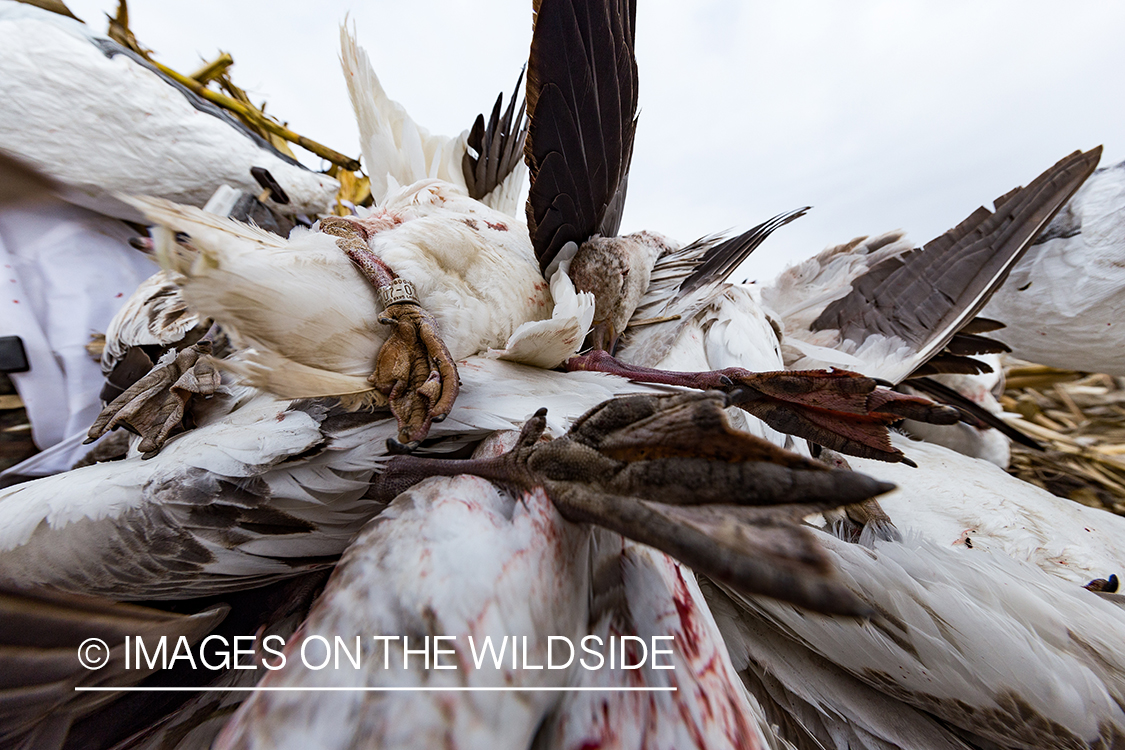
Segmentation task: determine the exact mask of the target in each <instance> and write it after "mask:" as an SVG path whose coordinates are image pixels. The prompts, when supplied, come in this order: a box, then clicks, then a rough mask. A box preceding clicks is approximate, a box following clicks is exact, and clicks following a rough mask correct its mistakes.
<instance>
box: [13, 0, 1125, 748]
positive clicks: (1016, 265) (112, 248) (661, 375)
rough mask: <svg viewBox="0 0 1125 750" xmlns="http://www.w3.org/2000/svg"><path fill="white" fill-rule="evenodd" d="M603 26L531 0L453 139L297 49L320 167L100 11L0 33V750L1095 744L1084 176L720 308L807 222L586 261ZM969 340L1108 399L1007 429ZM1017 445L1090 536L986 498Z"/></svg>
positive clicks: (601, 180)
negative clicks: (506, 69)
mask: <svg viewBox="0 0 1125 750" xmlns="http://www.w3.org/2000/svg"><path fill="white" fill-rule="evenodd" d="M123 5H124V4H123ZM636 5H637V4H636V1H635V0H631V1H630V0H540V2H537V3H536V12H535V15H534V23H535V25H534V33H533V39H532V43H531V49H530V55H529V58H528V61H527V68H526V71H525V73H524V74H523V75H521V77H520V79H519V81H518V82H517V84H516V90H515V92H514V94H513V95H512V96H511V97H510V98H508V99H507V102H506V103H505V98H504V97H503V96H501V97H500V98H499V99H497V101H496V104H495V106H494V107H493V108H492V109H491V111H490V113H489V114H488V115H487V116H485V115H481V116H480V117H478V118H477V119H476V121H475V123H474V124H473V126H472V127H471V128H470V129H468V130H466V131H465V132H464V133H462V134H461V135H459V136H456V137H445V136H440V135H434V134H431V133H429V131H427V130H425V129H424V128H422V127H421V126H419V125H417V124H416V123H414V122H413V121H412V120H411V119H410V117H409V116H408V115H407V114H406V112H405V111H404V110H403V108H402V107H401V106H400V105H399V104H397V103H396V102H395V101H393V100H392V99H391V98H389V96H388V94H387V93H386V92H384V90H383V88H382V86H381V85H380V83H379V80H378V78H377V77H376V74H375V72H374V70H373V69H372V67H371V65H370V63H369V60H368V57H367V55H366V54H365V52H364V51H363V50H362V48H361V47H360V46H359V45H358V43H357V41H356V32H354V31H352V30H350V29H348V28H342V29H341V34H340V42H341V48H340V60H341V62H342V64H343V68H344V73H345V76H346V80H347V83H348V91H349V94H350V97H351V103H352V105H353V108H354V110H355V115H356V119H357V122H358V125H359V129H360V132H361V147H362V152H363V153H362V156H363V160H362V164H363V171H362V172H357V169H358V167H359V165H358V164H357V163H355V162H354V161H353V160H351V159H349V158H348V157H346V156H342V155H340V154H337V153H336V152H334V151H331V150H330V149H325V148H324V147H319V146H318V148H321V149H322V152H323V153H322V155H323V154H328V155H329V156H326V157H325V158H329V157H331V158H333V159H335V160H336V162H335V166H334V167H333V168H332V170H331V172H330V173H320V172H314V171H311V170H309V169H307V168H305V167H303V166H302V165H301V164H300V163H299V162H298V161H297V160H295V159H294V158H292V156H291V154H290V153H287V150H288V149H287V147H285V146H284V142H283V140H280V139H283V138H289V137H290V136H293V137H292V138H290V140H294V141H295V142H298V143H300V144H302V145H307V144H309V143H311V142H310V141H308V139H302V138H300V137H299V136H296V135H295V134H291V133H289V132H288V131H287V130H286V129H285V128H284V127H282V126H281V125H280V124H279V123H277V122H276V121H272V120H269V118H266V117H265V115H264V114H262V113H261V111H260V110H257V109H254V108H253V107H252V105H250V104H249V103H248V100H247V99H246V97H245V96H244V95H243V96H242V97H241V98H240V97H239V96H238V93H239V92H240V90H239V89H237V87H235V86H234V85H233V84H232V83H230V80H229V76H228V75H227V72H224V70H225V68H224V65H223V64H221V63H217V64H216V65H215V66H210V68H209V69H208V70H204V71H200V72H199V73H198V74H197V75H195V76H183V75H180V74H177V73H175V72H174V71H170V70H168V69H167V68H165V67H164V66H162V65H160V64H159V63H158V62H156V61H154V60H153V59H151V56H150V55H149V53H148V51H147V50H145V49H144V48H143V47H141V46H140V45H138V44H136V40H135V39H133V37H132V34H131V33H129V31H128V23H127V13H126V12H125V11H124V8H123V9H122V12H121V13H119V14H118V17H117V19H115V20H114V26H113V27H112V29H111V33H110V34H109V35H108V36H107V35H102V34H99V33H96V32H94V31H92V30H91V29H90V27H88V26H86V25H84V24H83V23H81V22H80V21H78V20H77V19H75V18H73V17H72V16H69V15H68V14H67V13H66V11H65V7H63V6H62V4H61V3H58V2H52V3H19V2H14V1H13V0H2V1H0V69H2V70H3V71H4V75H3V76H2V77H0V97H2V98H3V100H4V101H5V107H4V108H3V109H2V110H0V170H2V173H3V174H2V176H0V258H2V259H3V263H4V267H5V269H6V270H9V269H10V270H11V273H12V274H13V278H12V282H13V284H12V286H11V288H10V289H9V290H8V291H9V294H8V295H7V297H6V298H5V299H4V300H2V301H0V303H2V304H4V305H5V306H6V307H5V309H6V312H5V316H4V324H5V329H6V330H0V335H3V338H0V361H2V362H3V364H4V369H5V370H6V371H7V372H8V373H9V376H10V378H11V379H12V381H13V382H14V384H15V386H16V388H17V390H18V392H19V398H20V399H21V403H23V404H24V405H25V406H26V408H27V412H28V415H29V418H30V421H31V429H32V431H33V433H34V437H35V440H36V442H37V444H38V446H39V448H41V449H43V450H41V451H40V452H39V453H37V454H36V455H35V456H33V457H31V458H30V459H28V460H27V461H24V462H23V463H21V464H19V465H17V466H14V467H12V468H11V469H9V471H8V472H6V477H7V478H6V481H5V485H6V486H5V487H4V489H2V490H0V745H2V746H4V747H17V748H71V747H73V748H78V747H83V748H208V747H214V748H302V749H303V748H341V749H343V748H368V747H371V748H375V747H388V748H400V747H418V748H429V747H448V748H531V747H534V748H543V749H545V748H594V747H598V748H601V747H607V748H609V747H612V748H688V747H697V748H722V747H732V748H841V749H842V748H990V749H992V748H1113V747H1123V746H1125V611H1123V609H1122V606H1123V604H1125V598H1123V597H1122V596H1121V595H1119V594H1117V593H1116V587H1117V580H1118V575H1120V574H1123V573H1125V545H1123V544H1122V542H1121V540H1123V539H1125V519H1123V518H1121V517H1119V516H1117V515H1114V514H1113V513H1110V512H1107V511H1106V510H1103V509H1100V508H1096V507H1091V506H1093V505H1096V504H1099V503H1100V504H1101V505H1103V506H1106V507H1109V508H1111V509H1113V508H1115V507H1118V506H1120V504H1121V503H1122V502H1125V498H1121V497H1118V498H1117V499H1116V500H1114V497H1113V492H1114V490H1113V488H1114V487H1121V486H1122V485H1121V482H1122V481H1123V480H1122V476H1123V475H1122V473H1121V471H1120V469H1121V468H1122V464H1123V462H1125V458H1123V454H1122V453H1121V452H1120V451H1116V452H1115V451H1113V450H1109V449H1107V450H1102V451H1100V452H1098V451H1095V450H1094V449H1093V448H1091V447H1090V443H1089V442H1088V441H1086V442H1084V441H1083V434H1082V433H1081V431H1082V430H1083V429H1086V426H1087V425H1088V424H1089V422H1090V420H1092V419H1102V420H1103V421H1105V420H1108V422H1109V423H1110V427H1108V428H1106V429H1114V430H1117V432H1116V433H1115V434H1121V425H1122V424H1123V422H1122V414H1123V412H1122V410H1121V407H1122V405H1125V401H1123V400H1122V398H1121V397H1120V394H1121V393H1122V391H1121V390H1120V381H1117V380H1114V378H1115V377H1121V376H1125V346H1122V345H1121V339H1122V338H1123V333H1122V331H1123V328H1125V323H1122V321H1125V263H1123V262H1122V259H1123V258H1125V213H1122V211H1123V210H1125V166H1123V165H1118V166H1116V167H1110V168H1104V169H1100V170H1099V169H1097V166H1098V160H1099V157H1100V155H1101V149H1100V147H1098V148H1093V149H1091V150H1088V151H1084V152H1083V151H1076V152H1074V153H1072V154H1070V155H1067V156H1063V158H1061V160H1060V161H1058V162H1057V163H1056V164H1054V165H1053V166H1047V165H1042V166H1046V167H1047V168H1046V170H1045V171H1042V172H1041V173H1040V174H1038V175H1036V174H1035V173H1034V172H1035V170H1034V169H1033V170H1030V171H1029V172H1028V173H1027V174H1020V175H1013V176H1012V181H1013V184H1014V183H1015V182H1018V181H1023V187H1017V188H1015V189H1013V190H1012V191H1010V192H1008V193H1007V194H1005V195H1003V196H1001V197H999V198H997V199H996V200H995V201H994V202H993V204H992V208H980V209H978V210H977V211H975V212H973V213H972V214H971V215H970V216H968V217H967V218H963V219H962V218H961V217H948V218H949V223H950V224H951V225H952V226H953V228H952V229H950V230H949V231H948V232H946V233H945V234H943V235H941V236H940V237H937V238H934V239H933V240H931V241H930V242H928V243H926V244H924V245H922V246H916V245H915V244H913V243H912V242H910V241H908V240H907V239H906V237H905V236H904V235H903V234H902V233H901V232H895V233H889V234H883V235H878V236H871V237H865V238H861V239H857V240H853V241H850V242H846V243H844V244H841V245H839V246H836V247H831V248H829V249H827V250H825V251H824V252H821V253H820V254H819V255H816V256H814V257H812V258H811V259H810V260H807V261H804V262H802V263H799V264H796V265H793V266H791V267H790V268H788V269H787V270H786V271H784V272H783V273H782V274H781V275H780V276H778V277H777V278H776V279H774V280H773V281H772V282H770V283H766V284H759V283H755V284H746V283H743V284H738V283H733V282H731V281H730V280H729V276H730V275H731V274H732V272H733V271H734V269H735V268H737V267H739V266H740V265H741V264H742V263H743V261H745V260H746V259H747V257H748V256H749V255H750V254H751V253H752V252H753V251H754V249H755V248H757V247H758V246H759V245H760V244H761V243H763V242H765V241H767V239H768V238H769V236H770V235H771V233H773V232H774V231H779V230H782V228H783V227H784V226H785V225H786V224H788V223H790V222H792V221H796V220H798V219H799V218H800V217H801V216H802V214H803V213H804V211H805V210H806V209H804V208H800V207H795V210H793V211H790V212H788V213H785V214H782V215H779V216H775V217H773V218H769V219H767V220H765V221H762V222H761V223H759V224H758V225H757V226H754V227H753V228H751V229H749V230H747V231H745V232H743V233H741V234H737V235H733V236H713V237H708V238H705V239H702V240H698V241H695V242H692V243H689V244H686V245H684V244H681V243H679V242H677V241H675V240H672V239H669V238H667V237H664V236H662V235H660V234H657V233H655V232H650V231H645V232H639V233H636V234H630V235H624V236H621V235H620V234H619V232H618V227H619V224H620V219H621V212H622V209H623V207H624V205H625V200H626V185H627V181H628V180H627V178H628V173H629V165H630V161H631V159H632V156H633V141H634V133H635V130H636V127H637V101H638V99H637V91H638V88H637V86H638V78H637V74H638V71H637V65H636V61H635V57H634V28H635V26H634V24H635V20H636V12H637V7H636ZM48 51H49V52H48ZM50 55H56V56H57V59H52V58H51V57H50ZM53 66H64V67H65V68H66V69H67V70H68V71H69V73H68V75H67V76H65V77H58V76H53V75H52V70H54V69H55V68H54V67H53ZM63 86H66V87H70V88H69V89H68V90H66V91H60V90H59V88H60V87H63ZM107 90H111V91H112V95H111V96H110V95H106V91H107ZM224 92H225V93H224ZM60 101H65V102H68V109H67V116H66V117H65V118H61V117H60V112H59V110H58V107H57V103H58V102H60ZM110 103H112V104H110ZM138 113H144V116H140V115H139V114H138ZM282 131H284V132H282ZM184 133H190V134H192V137H191V138H185V137H173V134H184ZM95 142H96V143H97V148H91V147H90V146H91V144H92V143H95ZM138 144H143V148H142V147H139V146H138ZM312 145H313V146H316V144H312ZM318 153H321V152H318ZM1060 156H1062V155H1060ZM525 178H527V179H528V181H529V182H530V193H529V195H528V198H527V201H526V205H524V204H523V202H522V201H521V200H520V196H521V191H522V188H523V186H524V181H525ZM979 197H980V198H981V199H984V198H987V197H988V196H979ZM152 260H155V261H156V262H157V263H158V264H159V269H160V270H158V271H157V272H156V273H155V274H153V273H152V270H153V268H154V266H153V264H152ZM9 298H10V299H9ZM90 331H98V332H99V333H103V334H104V339H101V340H99V343H98V350H99V352H100V367H99V366H97V365H95V364H93V362H92V361H91V360H90V357H89V354H88V352H87V346H88V345H89V343H90V342H89V332H90ZM1114 337H1116V339H1115V338H1114ZM1008 352H1011V353H1012V354H1013V355H1015V356H1018V357H1021V358H1023V359H1026V360H1029V361H1033V362H1037V363H1042V365H1045V366H1052V367H1066V368H1068V369H1069V370H1080V371H1086V372H1099V373H1107V375H1102V376H1098V377H1099V378H1101V379H1100V380H1097V379H1089V378H1088V379H1086V380H1078V379H1077V378H1078V377H1079V376H1077V375H1076V376H1075V377H1074V379H1072V380H1070V381H1067V382H1065V383H1062V381H1061V379H1060V381H1059V382H1060V383H1062V384H1061V385H1058V386H1057V389H1058V390H1057V391H1056V395H1057V401H1056V402H1051V403H1046V402H1044V401H1042V400H1041V399H1040V400H1036V398H1035V397H1033V396H1032V395H1028V394H1024V395H1023V396H1021V395H1020V394H1019V393H1018V392H1015V391H1009V395H1007V396H1005V395H1004V394H1003V384H1002V373H1003V368H1002V366H1001V364H1000V356H1001V355H1002V354H1004V353H1008ZM1028 372H1029V373H1034V372H1037V373H1039V374H1040V375H1042V373H1044V372H1047V370H1046V369H1045V368H1042V367H1041V368H1039V369H1038V370H1028ZM1098 388H1101V389H1102V390H1101V391H1098V393H1097V394H1095V393H1094V391H1095V390H1097V389H1098ZM1013 394H1015V395H1013ZM1113 394H1117V395H1116V396H1115V395H1113ZM1095 396H1096V397H1097V398H1095ZM1091 399H1094V401H1096V402H1097V403H1094V401H1091ZM1099 399H1100V400H1099ZM1002 400H1004V401H1005V402H1006V403H1007V404H1008V406H1009V407H1011V408H1012V409H1014V410H1016V411H1019V412H1020V413H1021V414H1023V415H1024V417H1026V419H1027V422H1028V425H1030V426H1029V427H1028V428H1027V429H1024V430H1021V429H1020V428H1019V427H1018V424H1016V423H1013V421H1012V420H1010V419H1006V418H1005V417H1004V416H1003V409H1002V408H1001V404H1000V402H1001V401H1002ZM1083 420H1085V421H1083ZM1058 436H1063V437H1066V439H1067V440H1069V441H1070V443H1071V444H1072V445H1073V450H1071V451H1069V452H1066V451H1063V453H1064V454H1065V455H1064V456H1063V457H1062V458H1059V459H1058V460H1059V461H1060V462H1065V461H1070V462H1071V463H1074V462H1078V461H1079V459H1083V457H1085V458H1086V459H1089V460H1086V461H1085V463H1082V466H1083V467H1084V468H1083V470H1084V471H1087V472H1088V473H1089V475H1090V477H1091V478H1093V479H1097V477H1098V476H1101V478H1102V480H1105V481H1102V485H1101V486H1102V490H1100V491H1101V492H1102V494H1101V495H1097V498H1098V501H1099V502H1098V503H1094V502H1085V503H1076V502H1073V501H1072V500H1070V499H1066V498H1064V497H1060V496H1058V495H1057V494H1052V493H1051V492H1049V491H1047V490H1046V489H1043V488H1042V487H1040V486H1035V484H1033V483H1031V482H1028V481H1024V480H1022V479H1020V478H1016V477H1013V476H1011V475H1009V474H1007V473H1005V471H1004V470H1003V468H1002V467H1006V466H1007V465H1008V464H1009V461H1010V460H1011V451H1012V450H1013V449H1012V448H1011V445H1012V444H1013V443H1012V441H1015V445H1016V446H1017V447H1016V448H1015V449H1014V450H1015V451H1016V456H1017V463H1019V461H1023V459H1022V458H1019V457H1020V456H1025V455H1029V454H1030V453H1033V452H1035V451H1037V450H1040V448H1041V447H1042V446H1041V443H1042V442H1043V441H1048V440H1055V442H1054V443H1052V445H1056V444H1057V443H1058V440H1057V439H1056V438H1057V437H1058ZM1118 447H1120V446H1118ZM1091 452H1097V453H1098V456H1097V460H1094V459H1093V458H1090V455H1089V454H1091ZM1099 462H1100V463H1099ZM76 463H77V464H78V466H77V467H76V468H71V467H72V466H75V464H76ZM1115 467H1116V468H1115ZM1099 472H1100V474H1099ZM1021 475H1027V476H1029V477H1030V478H1033V479H1034V478H1035V477H1033V476H1031V474H1028V473H1022V474H1021ZM1044 476H1045V475H1043V476H1040V477H1039V479H1040V481H1039V482H1038V483H1039V484H1040V485H1043V486H1046V487H1048V488H1049V489H1057V488H1056V487H1053V486H1051V485H1050V483H1049V481H1047V480H1048V479H1049V478H1044ZM1099 481H1100V480H1099ZM1114 482H1116V483H1117V484H1114ZM1107 488H1108V489H1107ZM1072 489H1073V488H1072ZM1061 494H1067V493H1066V492H1062V493H1061ZM1107 498H1108V499H1107ZM1079 499H1081V498H1079ZM1114 502H1117V503H1118V506H1114V505H1113V503H1114Z"/></svg>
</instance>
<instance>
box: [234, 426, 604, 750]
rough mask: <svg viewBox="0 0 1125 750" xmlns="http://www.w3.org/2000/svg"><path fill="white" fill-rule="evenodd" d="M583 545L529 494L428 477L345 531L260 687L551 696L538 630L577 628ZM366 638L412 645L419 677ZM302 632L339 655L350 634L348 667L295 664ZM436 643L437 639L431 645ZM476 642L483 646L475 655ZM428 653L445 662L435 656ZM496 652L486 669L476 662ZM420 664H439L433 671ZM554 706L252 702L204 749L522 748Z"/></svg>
mask: <svg viewBox="0 0 1125 750" xmlns="http://www.w3.org/2000/svg"><path fill="white" fill-rule="evenodd" d="M514 438H515V435H514V434H513V433H509V434H508V436H507V439H506V440H496V441H493V440H490V441H489V442H487V443H486V444H485V445H484V446H482V448H481V449H480V450H478V455H495V454H497V453H499V452H500V451H501V450H503V449H506V448H508V447H511V445H512V444H513V443H514ZM589 540H590V530H589V528H587V527H584V526H580V525H575V524H571V523H568V522H566V521H564V520H563V519H562V517H561V516H559V514H558V511H556V510H555V507H554V505H553V503H552V502H551V501H550V499H548V498H547V496H546V494H545V493H544V492H543V491H542V490H536V491H534V492H530V493H522V494H520V495H518V496H513V495H510V494H508V493H506V492H503V491H501V490H500V489H498V488H497V487H496V486H495V485H493V484H492V483H490V482H488V481H486V480H483V479H479V478H476V477H467V476H462V477H452V478H433V479H428V480H426V481H425V482H423V483H421V484H419V485H417V486H415V487H413V488H412V489H410V490H408V491H407V492H405V493H403V494H402V495H400V496H399V497H398V498H396V499H395V501H394V502H393V503H391V505H390V506H389V507H388V508H387V510H386V511H384V512H383V514H381V515H380V517H379V518H377V519H376V520H375V521H374V522H372V523H371V524H370V525H369V526H368V527H367V528H366V529H365V530H364V531H363V533H362V534H360V536H359V537H358V538H357V539H356V542H355V543H354V544H353V545H352V546H351V547H350V548H349V550H348V552H347V553H346V554H345V555H344V558H343V559H342V560H341V562H340V565H339V567H338V568H337V569H336V571H335V572H334V573H333V577H332V579H331V580H330V581H329V583H328V586H327V588H326V589H325V592H324V594H323V595H322V597H321V598H320V600H319V601H318V602H317V604H316V605H315V607H314V609H313V611H312V613H311V614H310V615H309V618H308V620H307V621H306V622H305V624H304V625H303V626H302V627H301V629H300V630H299V631H298V632H297V633H296V634H295V635H294V636H293V637H292V638H291V639H290V641H289V645H288V646H287V650H286V656H287V661H286V664H285V667H284V668H283V669H281V670H279V671H276V672H272V673H270V674H268V675H266V676H265V678H264V679H263V681H262V683H260V684H261V685H262V686H263V687H427V688H435V687H493V688H519V687H564V686H566V685H567V683H568V681H569V679H570V678H571V673H572V672H573V669H570V670H568V669H562V670H551V669H543V668H538V669H537V668H535V666H536V665H538V666H543V665H545V664H546V663H547V662H546V658H547V645H548V637H549V636H558V637H563V638H568V639H570V640H571V641H574V642H576V641H578V639H579V638H580V637H581V635H582V633H583V630H584V628H585V625H586V620H587V590H588V586H589V583H588V580H589V574H588V570H587V564H588V549H587V548H588V545H589ZM374 635H389V636H404V637H408V638H409V643H408V647H409V648H410V649H412V650H420V649H422V648H423V646H424V645H425V644H428V646H429V653H430V656H429V659H430V661H429V663H428V668H427V664H426V661H425V660H426V657H425V656H423V655H422V654H415V655H412V656H409V657H406V656H405V655H404V647H405V646H406V645H407V644H404V642H403V638H401V637H400V638H398V639H397V640H392V641H375V640H374V639H373V638H372V636H374ZM314 636H321V637H323V638H325V639H326V640H327V642H328V643H330V644H331V643H334V640H335V638H336V637H337V636H340V637H341V638H342V640H343V641H344V643H345V644H346V645H347V647H348V648H349V649H350V650H351V651H352V652H353V653H355V651H356V636H359V639H360V640H359V645H360V649H361V652H360V656H361V661H360V666H359V668H354V667H353V663H352V662H348V661H342V662H341V665H340V668H339V669H336V668H331V669H321V670H313V669H309V668H308V667H306V666H305V665H304V664H303V662H302V660H301V655H300V651H299V648H300V645H301V644H302V643H304V642H309V641H308V639H311V638H313V637H314ZM437 636H449V637H448V638H446V639H444V640H442V641H440V643H435V637H437ZM470 638H472V639H473V640H472V643H470V641H469V639H470ZM486 638H490V639H491V643H492V647H493V649H494V651H488V652H486V651H485V648H486V647H485V645H484V640H485V639H486ZM513 638H514V639H516V641H517V643H518V645H517V649H518V650H517V652H515V659H516V660H515V664H514V666H513V662H512V656H513V651H512V646H513V643H512V639H513ZM427 639H428V640H427ZM525 639H526V650H525V647H524V644H525ZM321 645H322V644H321V643H319V642H317V641H315V640H314V641H312V642H311V645H310V646H309V647H308V648H307V649H306V654H307V658H308V661H309V662H311V663H314V664H315V663H317V662H319V660H321V659H323V657H324V653H325V652H324V650H323V648H319V647H320V646H321ZM435 647H436V648H440V649H441V650H443V651H447V652H448V653H445V654H442V655H440V656H435V655H434V649H435ZM474 648H475V651H476V653H475V657H476V658H474ZM501 648H503V649H504V651H503V652H502V653H503V658H502V659H501V660H500V665H499V667H498V666H497V665H496V662H495V661H494V660H493V658H492V654H493V653H496V654H499V653H500V649H501ZM318 649H319V650H318ZM341 658H343V657H341ZM404 659H408V661H406V662H405V663H406V666H407V667H408V668H405V669H404ZM435 659H440V663H441V664H442V665H443V666H445V667H450V668H447V669H436V668H434V667H435V665H436V663H438V662H436V661H435ZM314 660H315V661H314ZM478 660H479V662H480V664H479V668H478V664H477V661H478ZM384 665H386V666H388V667H389V668H385V666H384ZM525 665H531V666H530V668H529V667H527V666H525ZM559 697H560V694H559V693H552V692H538V693H535V692H519V691H514V690H513V691H507V690H502V691H496V692H458V693H453V692H426V693H422V692H405V693H396V692H361V691H355V692H339V693H284V692H268V693H267V692H262V693H255V694H254V695H253V696H252V697H251V698H250V699H249V700H248V701H247V702H246V703H245V704H244V705H243V706H242V707H241V708H240V709H239V711H238V713H237V714H236V715H235V717H234V718H233V719H232V721H231V723H230V724H228V725H227V727H226V728H225V729H224V731H223V733H222V735H220V737H219V739H218V741H217V742H216V745H215V747H216V748H227V749H230V748H271V749H273V748H278V749H281V748H302V749H303V748H307V747H310V746H315V747H319V748H323V749H324V750H332V749H334V748H339V749H341V750H342V749H344V748H354V747H358V746H372V747H446V748H451V749H452V748H460V749H465V748H480V749H481V750H485V749H488V748H499V747H512V748H519V747H528V746H530V743H531V741H532V738H533V737H534V736H535V733H536V731H537V730H538V728H539V726H540V723H541V722H542V721H543V718H544V717H545V716H546V714H547V713H548V711H550V709H551V708H552V707H553V706H554V705H556V704H557V703H558V700H559Z"/></svg>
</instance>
